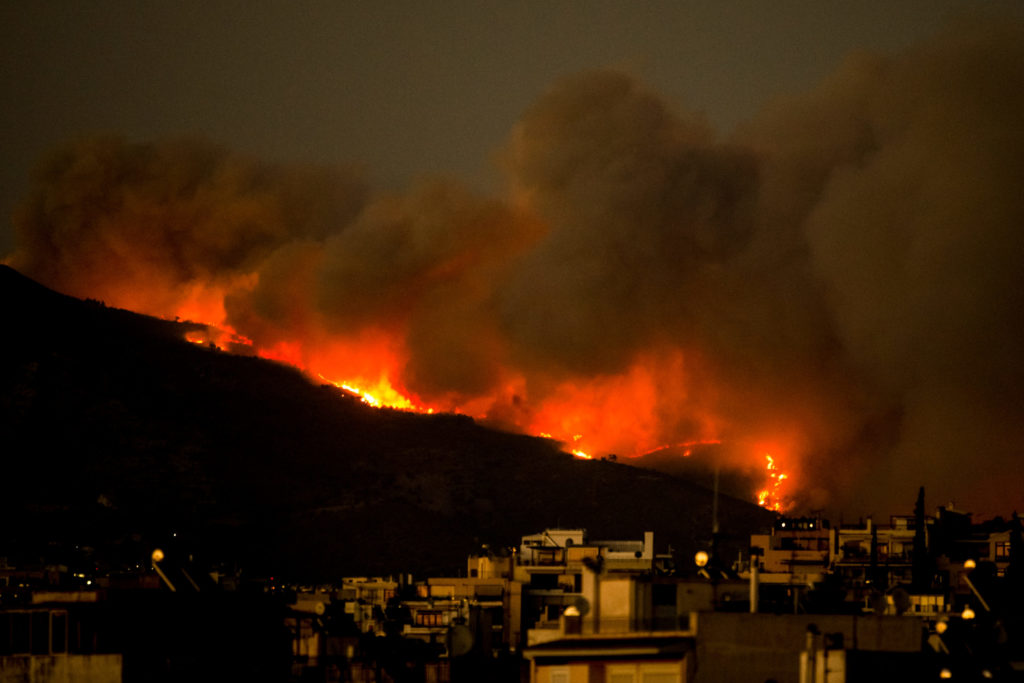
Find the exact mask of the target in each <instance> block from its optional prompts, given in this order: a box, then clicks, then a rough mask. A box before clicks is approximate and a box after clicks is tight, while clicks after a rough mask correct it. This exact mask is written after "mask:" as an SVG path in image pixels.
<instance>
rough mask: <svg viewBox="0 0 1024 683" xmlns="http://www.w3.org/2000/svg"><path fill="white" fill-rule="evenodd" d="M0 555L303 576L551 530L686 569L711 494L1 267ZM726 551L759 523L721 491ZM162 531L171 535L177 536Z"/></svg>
mask: <svg viewBox="0 0 1024 683" xmlns="http://www.w3.org/2000/svg"><path fill="white" fill-rule="evenodd" d="M0 292H2V301H3V302H5V303H4V304H3V311H2V314H3V317H4V319H5V327H6V329H7V330H8V333H7V334H6V335H4V336H3V338H2V342H0V345H2V346H0V349H2V354H3V356H2V357H3V359H4V360H3V364H2V368H3V369H2V373H0V433H2V435H3V436H2V439H3V443H4V445H3V449H2V450H3V452H4V456H3V470H4V475H3V477H2V483H0V513H2V514H3V515H4V518H5V519H7V520H11V523H9V524H6V525H5V526H6V527H7V531H5V533H4V536H3V537H2V538H0V556H4V555H7V556H9V557H10V556H13V557H15V558H18V557H38V556H40V555H43V554H52V553H54V552H58V551H60V550H61V549H67V548H73V547H75V546H79V547H80V548H81V547H89V548H92V549H94V551H92V555H91V556H90V557H91V559H90V561H95V562H96V563H97V564H99V565H100V566H101V567H102V566H104V565H108V566H110V567H114V568H116V567H118V566H130V565H132V564H134V563H136V562H142V561H144V560H145V558H146V557H147V556H148V553H149V551H150V550H151V549H152V548H153V547H154V546H155V545H156V544H163V543H167V542H169V540H170V539H175V540H174V542H175V543H178V544H179V545H180V546H181V547H182V548H183V549H185V550H187V551H188V552H190V553H194V554H196V555H197V556H199V557H201V558H205V559H207V560H208V561H217V562H226V563H239V564H241V565H242V566H244V567H245V568H246V569H247V570H248V571H250V572H279V573H283V574H285V575H288V576H291V577H294V578H296V579H303V580H305V579H309V580H316V579H321V578H324V579H326V578H331V577H337V576H339V575H342V574H353V573H377V572H398V571H413V572H440V571H454V570H457V569H458V568H460V567H462V566H464V565H463V563H464V558H465V555H466V554H467V553H469V552H470V551H472V550H474V549H477V548H478V547H479V546H480V544H482V543H489V544H492V545H508V544H512V543H515V542H516V541H517V539H518V537H519V536H520V535H522V534H526V533H533V532H536V531H539V530H541V529H543V528H545V527H551V526H556V525H560V526H581V527H585V528H587V529H588V530H589V532H590V534H591V535H592V536H593V537H597V538H639V537H641V536H642V533H643V531H645V530H648V529H653V530H654V531H655V533H656V537H655V538H656V543H657V546H658V549H659V551H660V550H663V549H665V548H666V547H667V546H668V545H669V544H671V545H672V547H673V548H674V549H675V550H676V551H677V552H679V553H680V554H681V555H682V556H684V557H691V556H692V552H693V551H694V550H695V549H696V548H697V547H698V546H701V545H704V544H706V543H707V542H708V540H709V536H710V533H709V532H710V528H711V520H710V516H711V507H712V494H711V493H710V492H709V491H708V490H706V489H704V488H701V487H699V486H696V485H694V484H691V483H688V482H686V481H684V480H681V479H676V478H673V477H670V476H667V475H664V474H660V473H657V472H652V471H647V470H641V469H637V468H634V467H630V466H628V465H625V464H622V463H614V462H603V461H597V462H591V461H581V460H577V459H575V458H573V457H572V456H569V455H567V454H565V453H563V452H560V451H559V449H558V448H557V446H556V445H555V444H553V443H551V442H549V441H547V440H544V439H539V438H532V437H527V436H521V435H513V434H507V433H502V432H498V431H494V430H490V429H487V428H485V427H483V426H481V425H478V424H476V423H474V422H473V421H472V420H470V419H469V418H465V417H460V416H454V415H434V416H426V415H414V414H408V413H402V412H397V411H392V410H379V409H374V408H370V407H368V406H366V405H364V404H362V403H360V402H359V401H357V400H356V399H354V398H353V397H351V396H349V395H347V394H345V393H344V392H342V391H339V390H338V389H336V388H334V387H331V386H317V385H316V384H314V383H311V382H310V381H309V380H308V379H307V378H306V377H305V376H303V375H302V374H301V373H299V372H298V371H296V370H294V369H292V368H288V367H284V366H281V365H279V364H275V363H272V362H268V361H264V360H261V359H258V358H253V357H244V356H237V355H231V354H228V353H225V352H223V351H220V350H218V349H215V348H210V347H202V346H196V345H194V344H190V343H188V342H185V341H183V336H184V333H185V331H186V330H187V329H188V325H186V324H183V323H176V322H170V321H163V320H157V319H154V318H149V317H146V316H142V315H137V314H134V313H130V312H127V311H121V310H116V309H110V308H106V307H105V306H104V305H103V304H102V303H99V302H93V301H80V300H77V299H73V298H70V297H66V296H63V295H60V294H57V293H55V292H52V291H50V290H48V289H46V288H44V287H41V286H40V285H38V284H36V283H35V282H32V281H31V280H28V279H27V278H24V277H23V276H21V275H20V274H18V273H17V272H15V271H13V270H11V269H10V268H6V267H0ZM719 511H720V519H721V528H722V530H723V535H724V536H725V542H726V543H727V544H729V543H731V544H732V546H733V547H734V548H736V549H738V548H745V547H746V545H747V535H748V534H749V533H750V532H751V531H752V530H756V529H759V528H763V527H765V526H767V525H768V524H769V523H770V520H771V519H772V515H771V514H770V513H768V512H766V511H764V510H762V509H760V508H758V507H757V506H756V505H753V504H751V503H747V502H743V501H739V500H735V499H731V498H723V499H722V501H721V502H720V505H719ZM175 534H176V535H175Z"/></svg>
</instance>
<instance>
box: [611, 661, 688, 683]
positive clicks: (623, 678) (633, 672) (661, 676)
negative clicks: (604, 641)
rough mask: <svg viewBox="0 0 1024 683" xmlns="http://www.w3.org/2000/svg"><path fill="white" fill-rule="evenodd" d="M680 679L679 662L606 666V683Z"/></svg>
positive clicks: (675, 681)
mask: <svg viewBox="0 0 1024 683" xmlns="http://www.w3.org/2000/svg"><path fill="white" fill-rule="evenodd" d="M682 680H683V675H682V667H681V665H680V664H670V663H668V662H647V663H636V664H610V665H609V666H608V678H607V681H608V683H682Z"/></svg>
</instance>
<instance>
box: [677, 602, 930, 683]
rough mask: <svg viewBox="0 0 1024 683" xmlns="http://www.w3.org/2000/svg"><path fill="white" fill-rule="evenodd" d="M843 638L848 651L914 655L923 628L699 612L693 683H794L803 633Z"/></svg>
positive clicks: (904, 622)
mask: <svg viewBox="0 0 1024 683" xmlns="http://www.w3.org/2000/svg"><path fill="white" fill-rule="evenodd" d="M812 624H813V625H814V626H815V627H816V628H817V630H818V631H819V632H820V633H842V634H843V645H844V647H845V648H846V649H848V650H869V651H876V652H919V651H920V650H921V648H922V644H923V637H924V636H923V627H922V624H921V622H920V621H919V620H917V619H914V618H912V617H874V616H846V615H827V614H810V615H804V614H799V615H792V614H784V615H775V614H740V613H724V612H702V613H700V614H699V615H698V616H697V672H696V678H695V680H696V681H697V682H698V683H718V682H721V683H731V682H732V681H741V680H746V681H765V680H768V679H770V678H774V679H775V680H776V681H778V683H798V681H799V675H800V652H802V651H803V649H804V647H805V646H806V644H807V629H808V627H809V626H810V625H812Z"/></svg>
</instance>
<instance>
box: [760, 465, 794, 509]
mask: <svg viewBox="0 0 1024 683" xmlns="http://www.w3.org/2000/svg"><path fill="white" fill-rule="evenodd" d="M764 457H765V460H766V461H767V465H766V466H765V468H766V469H767V470H768V483H767V486H766V487H765V488H764V489H762V490H761V491H760V492H758V494H757V504H758V505H760V506H761V507H763V508H766V509H768V510H774V511H775V512H782V509H783V500H782V491H781V488H782V482H784V481H785V480H786V479H787V478H788V477H787V475H786V474H784V473H782V472H780V471H779V466H778V465H776V464H775V458H773V457H772V456H771V455H770V454H768V453H765V454H764Z"/></svg>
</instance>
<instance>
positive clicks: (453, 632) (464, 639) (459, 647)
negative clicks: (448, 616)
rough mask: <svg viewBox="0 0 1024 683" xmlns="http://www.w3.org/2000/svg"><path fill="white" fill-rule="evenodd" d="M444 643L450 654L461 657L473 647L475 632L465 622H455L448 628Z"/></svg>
mask: <svg viewBox="0 0 1024 683" xmlns="http://www.w3.org/2000/svg"><path fill="white" fill-rule="evenodd" d="M444 644H445V646H446V647H447V648H448V654H449V655H450V656H452V657H461V656H462V655H464V654H467V653H468V652H469V651H470V650H472V649H473V632H472V631H470V630H469V628H468V627H467V626H466V625H465V624H455V625H454V626H452V627H451V628H449V629H448V633H447V635H445V638H444Z"/></svg>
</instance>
